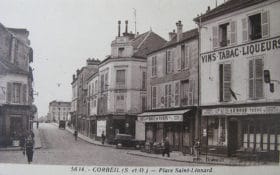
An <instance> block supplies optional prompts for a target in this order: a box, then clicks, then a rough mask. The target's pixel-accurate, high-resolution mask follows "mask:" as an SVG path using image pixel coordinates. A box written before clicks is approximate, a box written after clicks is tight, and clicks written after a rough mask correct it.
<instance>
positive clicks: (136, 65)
mask: <svg viewBox="0 0 280 175" xmlns="http://www.w3.org/2000/svg"><path fill="white" fill-rule="evenodd" d="M120 23H121V22H120V21H119V23H118V25H119V26H118V28H119V31H118V36H117V37H116V39H115V40H114V41H112V44H111V55H110V56H109V57H108V58H106V59H105V60H103V61H102V62H101V63H100V65H99V87H100V90H99V95H98V96H99V100H98V116H97V122H96V127H97V128H96V129H97V137H100V136H101V133H102V132H103V131H104V133H105V134H106V137H107V139H108V141H109V142H110V140H111V139H113V138H114V136H115V135H116V134H117V133H127V134H131V135H134V134H135V120H136V119H137V114H138V113H141V112H142V111H143V108H145V106H146V78H147V74H146V71H147V65H146V61H147V53H149V52H150V51H152V50H155V49H158V48H159V47H161V46H162V45H163V44H164V43H165V40H164V39H163V38H161V37H160V36H158V35H157V34H155V33H154V32H152V31H148V32H145V33H143V34H140V35H137V36H135V35H134V34H132V33H128V31H127V29H128V22H127V21H126V27H125V32H124V33H123V35H122V36H121V34H120V33H121V32H120Z"/></svg>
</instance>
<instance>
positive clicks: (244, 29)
mask: <svg viewBox="0 0 280 175" xmlns="http://www.w3.org/2000/svg"><path fill="white" fill-rule="evenodd" d="M242 41H243V42H246V41H248V18H243V19H242Z"/></svg>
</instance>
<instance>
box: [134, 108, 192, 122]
mask: <svg viewBox="0 0 280 175" xmlns="http://www.w3.org/2000/svg"><path fill="white" fill-rule="evenodd" d="M190 110H191V109H185V110H177V111H162V112H144V113H142V114H139V115H138V121H140V122H182V121H183V115H184V114H185V113H187V112H189V111H190Z"/></svg>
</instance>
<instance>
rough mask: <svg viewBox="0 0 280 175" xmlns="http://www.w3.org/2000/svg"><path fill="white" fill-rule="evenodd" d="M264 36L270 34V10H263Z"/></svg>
mask: <svg viewBox="0 0 280 175" xmlns="http://www.w3.org/2000/svg"><path fill="white" fill-rule="evenodd" d="M261 21H262V37H268V36H269V13H268V11H264V12H262V19H261Z"/></svg>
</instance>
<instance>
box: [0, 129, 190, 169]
mask: <svg viewBox="0 0 280 175" xmlns="http://www.w3.org/2000/svg"><path fill="white" fill-rule="evenodd" d="M39 130H40V132H39V133H40V138H41V142H42V148H41V149H37V150H35V153H34V160H33V164H52V165H115V166H186V165H187V164H186V163H184V162H175V161H169V160H160V159H153V158H148V157H138V156H132V155H129V154H127V152H128V150H124V149H115V148H111V147H102V146H96V145H93V144H90V143H87V142H85V141H83V140H81V139H78V141H75V140H74V137H73V135H72V134H71V133H69V132H67V131H66V130H60V129H58V128H57V127H56V126H54V125H52V124H41V125H40V128H39ZM0 163H20V164H21V163H27V160H26V156H24V155H23V154H22V152H21V151H1V152H0ZM188 165H189V164H188Z"/></svg>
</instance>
